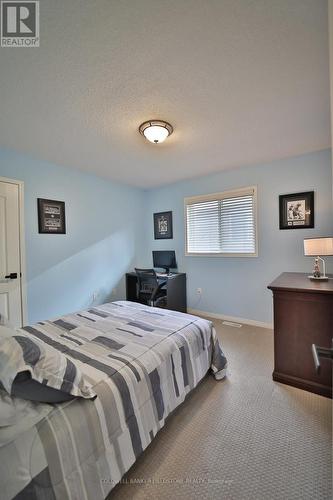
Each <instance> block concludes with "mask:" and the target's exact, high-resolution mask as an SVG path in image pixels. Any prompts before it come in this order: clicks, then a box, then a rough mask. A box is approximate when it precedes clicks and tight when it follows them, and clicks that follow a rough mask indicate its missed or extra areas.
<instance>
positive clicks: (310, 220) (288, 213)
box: [279, 191, 314, 229]
mask: <svg viewBox="0 0 333 500" xmlns="http://www.w3.org/2000/svg"><path fill="white" fill-rule="evenodd" d="M279 202H280V229H308V228H312V227H314V191H308V192H306V193H293V194H282V195H280V197H279Z"/></svg>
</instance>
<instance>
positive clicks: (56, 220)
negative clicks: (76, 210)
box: [37, 198, 66, 234]
mask: <svg viewBox="0 0 333 500" xmlns="http://www.w3.org/2000/svg"><path fill="white" fill-rule="evenodd" d="M37 203H38V230H39V232H40V233H47V234H66V219H65V202H64V201H56V200H45V199H44V198H38V200H37Z"/></svg>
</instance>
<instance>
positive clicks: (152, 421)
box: [0, 301, 227, 500]
mask: <svg viewBox="0 0 333 500" xmlns="http://www.w3.org/2000/svg"><path fill="white" fill-rule="evenodd" d="M22 330H23V331H24V332H25V333H28V334H29V335H32V336H34V337H36V338H38V339H39V340H42V341H43V342H46V343H47V344H49V345H51V346H52V347H53V348H55V349H59V350H61V351H62V352H63V353H65V355H66V356H68V357H70V358H71V359H72V360H73V361H75V363H77V364H78V365H79V366H80V369H81V370H82V372H83V373H84V375H85V377H86V378H87V379H88V380H89V382H90V383H91V384H92V387H93V389H94V391H95V393H96V394H97V397H96V398H95V399H91V400H87V399H80V398H76V399H73V400H71V401H68V402H65V403H61V404H54V405H49V404H42V403H32V402H25V401H23V400H21V399H20V398H16V399H17V401H16V404H17V409H18V411H22V418H20V419H19V422H18V423H17V425H14V426H10V427H8V426H7V427H2V428H0V483H1V494H0V496H1V499H2V500H7V499H12V498H17V499H24V500H28V499H34V500H35V499H43V500H48V499H52V500H54V499H59V500H60V499H61V500H64V499H73V500H74V499H76V500H78V499H80V500H83V499H87V500H90V499H94V500H101V499H105V498H106V497H107V495H108V494H109V492H110V491H111V490H112V488H113V487H114V486H115V485H116V484H117V483H118V482H119V481H120V479H121V477H122V476H123V475H124V474H125V473H126V472H127V471H128V470H129V468H130V467H131V466H132V465H133V463H134V462H135V461H136V459H137V458H138V457H139V456H140V455H141V453H142V452H143V450H145V449H146V448H147V446H148V445H149V444H150V443H151V441H152V440H153V439H154V437H155V436H156V434H157V433H158V431H159V430H160V429H161V428H162V427H163V426H164V424H165V420H166V418H167V416H168V415H169V414H170V413H171V412H172V411H173V410H174V409H175V408H177V406H179V405H180V404H181V403H182V402H183V401H184V399H185V397H186V395H187V394H188V393H189V392H190V391H192V390H193V389H194V388H195V387H196V385H197V384H198V383H199V382H200V380H202V378H203V377H204V376H205V375H206V374H207V372H208V371H211V373H212V374H213V375H214V376H215V378H216V379H222V378H224V376H225V374H226V366H227V361H226V358H225V356H224V354H223V352H222V350H221V347H220V345H219V341H218V339H217V336H216V332H215V330H214V327H213V325H212V323H211V322H210V321H208V320H205V319H202V318H199V317H196V316H192V315H189V314H184V313H180V312H176V311H169V310H165V309H158V308H153V307H147V306H144V305H141V304H137V303H132V302H126V301H117V302H112V303H107V304H104V305H102V306H98V307H94V308H91V309H88V310H86V311H82V312H79V313H76V314H70V315H67V316H64V317H61V318H58V319H55V320H53V321H46V322H40V323H38V324H36V325H34V326H32V327H25V328H24V329H22ZM7 396H8V395H7ZM21 406H22V408H21Z"/></svg>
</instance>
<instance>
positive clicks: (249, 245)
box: [220, 195, 256, 253]
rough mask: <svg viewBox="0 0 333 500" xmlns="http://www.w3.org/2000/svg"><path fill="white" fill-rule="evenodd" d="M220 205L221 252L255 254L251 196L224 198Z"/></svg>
mask: <svg viewBox="0 0 333 500" xmlns="http://www.w3.org/2000/svg"><path fill="white" fill-rule="evenodd" d="M220 203H221V220H220V224H221V252H222V253H255V251H256V235H255V220H254V199H253V195H247V196H238V197H235V198H225V199H223V200H221V201H220Z"/></svg>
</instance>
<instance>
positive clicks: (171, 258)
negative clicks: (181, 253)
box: [153, 250, 177, 272]
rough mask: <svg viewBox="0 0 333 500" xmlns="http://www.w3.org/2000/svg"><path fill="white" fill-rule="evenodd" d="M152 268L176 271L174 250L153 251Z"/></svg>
mask: <svg viewBox="0 0 333 500" xmlns="http://www.w3.org/2000/svg"><path fill="white" fill-rule="evenodd" d="M153 266H154V267H157V268H162V269H165V270H166V272H169V269H176V267H177V262H176V254H175V251H174V250H153Z"/></svg>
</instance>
